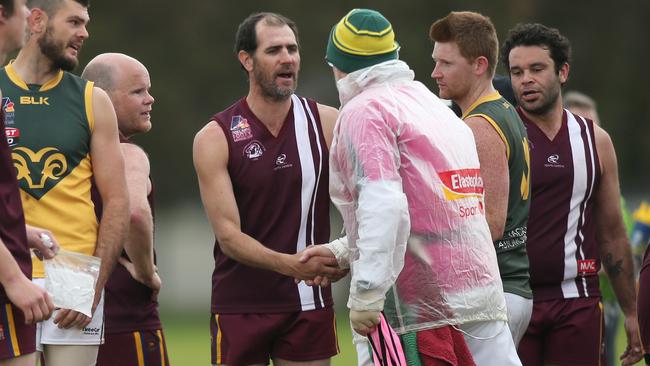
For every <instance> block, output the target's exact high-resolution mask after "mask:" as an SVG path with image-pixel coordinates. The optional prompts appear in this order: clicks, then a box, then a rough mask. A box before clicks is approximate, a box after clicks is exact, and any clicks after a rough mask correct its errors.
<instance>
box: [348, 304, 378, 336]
mask: <svg viewBox="0 0 650 366" xmlns="http://www.w3.org/2000/svg"><path fill="white" fill-rule="evenodd" d="M350 323H351V324H352V329H354V331H355V332H357V333H359V334H361V335H364V336H365V335H368V333H370V332H372V331H373V330H374V329H375V327H376V326H377V324H379V311H372V310H368V311H356V310H350Z"/></svg>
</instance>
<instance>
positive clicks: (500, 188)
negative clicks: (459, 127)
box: [465, 116, 510, 241]
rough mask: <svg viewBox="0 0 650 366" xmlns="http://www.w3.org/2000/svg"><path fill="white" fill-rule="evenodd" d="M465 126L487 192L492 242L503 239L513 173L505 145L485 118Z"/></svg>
mask: <svg viewBox="0 0 650 366" xmlns="http://www.w3.org/2000/svg"><path fill="white" fill-rule="evenodd" d="M465 123H467V125H468V126H469V127H470V128H471V129H472V132H473V133H474V141H475V142H476V151H477V152H478V158H479V162H480V164H481V177H482V178H483V187H484V189H485V212H486V214H485V217H486V219H487V222H488V226H489V227H490V233H491V234H492V241H495V240H498V239H501V238H502V237H503V230H504V229H505V226H506V215H507V212H508V192H509V189H510V173H509V170H508V158H507V156H506V145H505V142H504V141H503V139H501V137H500V136H499V134H498V133H497V131H496V130H495V129H494V127H492V125H491V124H490V122H488V121H486V120H485V118H483V117H478V116H474V117H469V118H467V119H466V120H465Z"/></svg>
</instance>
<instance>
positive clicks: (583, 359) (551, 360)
mask: <svg viewBox="0 0 650 366" xmlns="http://www.w3.org/2000/svg"><path fill="white" fill-rule="evenodd" d="M570 56H571V47H570V44H569V41H568V39H567V38H566V37H564V36H563V35H562V34H560V32H559V31H558V30H557V29H553V28H549V27H546V26H544V25H541V24H523V25H517V26H516V27H515V28H514V29H512V30H511V31H510V33H509V35H508V39H507V40H506V41H505V43H504V46H503V50H502V59H503V61H504V63H505V65H506V67H507V69H508V71H509V73H510V78H511V80H512V87H513V90H514V91H515V97H516V98H517V102H518V104H519V107H518V112H519V115H520V116H521V118H522V120H523V121H524V125H525V126H526V128H527V130H528V138H529V139H530V154H531V176H532V181H531V192H532V196H531V205H530V215H529V220H528V254H529V259H530V276H531V287H532V289H533V315H532V318H531V322H530V325H529V327H528V330H527V331H526V334H525V335H524V338H523V339H522V341H521V343H520V345H519V354H520V357H521V359H522V361H523V363H524V365H542V364H553V365H560V366H561V365H598V364H601V363H604V358H603V352H602V350H603V339H602V319H603V312H602V305H601V303H600V291H599V284H598V270H599V268H600V265H601V260H602V263H603V265H604V268H605V271H606V272H607V275H608V276H609V278H610V280H611V282H612V286H613V288H614V291H615V293H616V297H617V298H618V301H619V304H620V305H621V308H622V310H623V313H624V314H625V330H626V333H627V337H628V347H627V349H626V351H625V353H624V354H623V355H622V356H621V359H622V364H623V365H631V364H633V363H635V362H637V361H638V360H639V359H640V358H641V356H642V354H641V345H640V341H639V327H638V322H637V318H636V314H637V311H636V304H635V301H636V294H635V289H634V268H633V265H632V257H631V254H630V246H629V243H628V240H627V236H626V233H625V227H624V225H623V219H622V217H621V209H620V201H619V197H620V191H619V183H618V167H617V162H616V153H615V151H614V146H613V144H612V141H611V139H610V137H609V135H608V134H607V132H605V131H604V130H603V129H602V128H600V127H599V126H597V125H596V124H594V123H593V121H591V120H589V119H586V118H583V117H580V116H577V115H575V114H573V113H571V112H569V111H568V110H565V109H563V108H562V91H561V89H562V85H563V84H564V83H565V82H566V81H567V79H568V77H569V60H570Z"/></svg>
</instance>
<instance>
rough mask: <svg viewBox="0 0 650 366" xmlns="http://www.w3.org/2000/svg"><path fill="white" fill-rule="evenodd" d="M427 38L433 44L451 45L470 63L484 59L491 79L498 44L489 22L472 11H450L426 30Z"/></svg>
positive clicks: (495, 62) (497, 54)
mask: <svg viewBox="0 0 650 366" xmlns="http://www.w3.org/2000/svg"><path fill="white" fill-rule="evenodd" d="M429 38H430V39H431V40H432V41H434V42H442V43H445V42H454V43H456V45H457V46H458V50H459V51H460V54H461V55H462V56H463V57H464V58H465V59H466V60H467V61H468V62H473V61H474V60H475V59H476V58H477V57H480V56H483V57H485V58H487V60H488V72H489V74H490V76H492V75H494V71H495V70H496V67H497V58H498V56H499V40H498V39H497V32H496V30H495V29H494V24H492V21H491V20H490V18H488V17H486V16H484V15H481V14H479V13H474V12H471V11H461V12H456V11H452V12H451V13H449V15H447V16H446V17H444V18H442V19H438V20H436V21H435V23H433V24H432V25H431V28H430V29H429Z"/></svg>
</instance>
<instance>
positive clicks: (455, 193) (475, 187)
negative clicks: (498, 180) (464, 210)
mask: <svg viewBox="0 0 650 366" xmlns="http://www.w3.org/2000/svg"><path fill="white" fill-rule="evenodd" d="M438 176H439V177H440V180H441V181H442V190H443V191H444V193H445V198H446V199H447V200H448V201H453V200H458V199H461V198H467V197H476V198H480V199H482V198H483V178H481V171H480V169H459V170H449V171H446V172H441V173H438Z"/></svg>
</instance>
